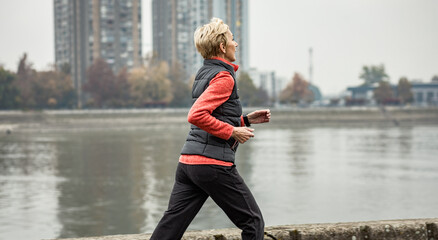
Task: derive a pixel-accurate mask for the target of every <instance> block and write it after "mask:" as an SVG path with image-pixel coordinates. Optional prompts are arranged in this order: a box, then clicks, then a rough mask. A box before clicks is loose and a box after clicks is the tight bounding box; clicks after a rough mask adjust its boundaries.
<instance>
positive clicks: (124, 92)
mask: <svg viewBox="0 0 438 240" xmlns="http://www.w3.org/2000/svg"><path fill="white" fill-rule="evenodd" d="M128 78H129V73H128V70H127V69H126V67H125V68H122V69H121V70H120V71H119V73H118V74H117V76H116V81H115V91H114V95H113V96H112V98H111V105H112V106H114V107H128V106H130V105H132V103H131V85H130V84H129V81H128Z"/></svg>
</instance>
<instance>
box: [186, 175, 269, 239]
mask: <svg viewBox="0 0 438 240" xmlns="http://www.w3.org/2000/svg"><path fill="white" fill-rule="evenodd" d="M209 169H210V170H209ZM213 170H214V172H215V173H213V172H212V171H213ZM188 171H189V172H190V171H192V172H194V171H197V172H199V174H203V175H206V174H209V175H217V180H215V181H208V182H206V181H197V180H196V179H194V180H193V181H194V182H195V183H196V184H197V185H198V186H199V187H201V188H202V189H203V190H204V191H205V192H206V193H207V194H208V195H209V196H210V197H211V198H212V199H213V200H214V201H215V202H216V204H217V205H218V206H219V207H220V208H222V210H223V211H224V212H225V214H227V216H228V217H229V218H230V220H231V221H232V222H233V223H234V224H235V225H236V226H237V227H238V228H240V229H242V240H263V235H264V221H263V216H262V213H261V211H260V209H259V207H258V205H257V203H256V201H255V199H254V197H253V195H252V193H251V191H250V190H249V188H248V187H247V186H246V184H245V182H244V181H243V179H242V177H241V176H240V175H239V173H238V172H237V169H236V168H235V166H233V167H222V166H198V167H196V166H192V167H190V168H189V169H188ZM190 175H191V176H193V175H195V174H190Z"/></svg>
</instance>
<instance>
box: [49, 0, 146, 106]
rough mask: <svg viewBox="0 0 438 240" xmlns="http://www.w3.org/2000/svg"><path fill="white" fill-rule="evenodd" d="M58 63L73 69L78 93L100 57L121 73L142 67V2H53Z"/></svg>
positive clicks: (83, 0) (80, 0)
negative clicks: (123, 70)
mask: <svg viewBox="0 0 438 240" xmlns="http://www.w3.org/2000/svg"><path fill="white" fill-rule="evenodd" d="M54 15H55V16H54V21H55V62H56V65H57V66H62V65H64V64H68V65H69V66H70V70H71V74H72V78H73V82H74V85H75V88H76V90H77V94H78V99H79V103H78V107H81V105H82V104H81V101H82V100H83V95H82V85H83V84H84V83H85V82H86V70H87V68H88V67H89V66H90V65H91V64H92V63H93V61H94V60H95V59H97V58H102V59H104V60H105V61H106V62H107V63H108V64H109V65H110V66H111V68H112V69H113V71H114V72H118V71H119V70H120V69H121V68H123V67H127V68H132V67H135V66H139V65H140V64H141V55H142V51H141V0H54Z"/></svg>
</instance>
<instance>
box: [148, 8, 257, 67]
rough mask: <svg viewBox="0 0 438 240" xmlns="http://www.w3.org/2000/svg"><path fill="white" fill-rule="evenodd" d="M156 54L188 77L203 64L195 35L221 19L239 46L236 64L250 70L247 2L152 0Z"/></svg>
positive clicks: (154, 48)
mask: <svg viewBox="0 0 438 240" xmlns="http://www.w3.org/2000/svg"><path fill="white" fill-rule="evenodd" d="M152 16H153V26H152V31H153V34H152V35H153V51H154V52H155V54H157V57H158V58H159V59H161V60H164V61H166V62H167V63H168V64H169V65H170V66H171V67H172V66H176V65H180V66H181V67H182V68H183V70H184V71H185V72H186V74H187V75H192V74H195V73H196V71H197V70H198V69H199V67H200V66H201V65H202V62H203V59H202V56H201V55H200V54H199V53H198V52H197V51H196V47H195V45H194V42H193V41H194V39H193V34H194V32H195V30H196V28H198V27H200V26H202V25H204V24H206V23H208V22H209V21H210V19H211V18H213V17H218V18H221V19H222V20H224V22H225V23H226V24H228V25H229V26H230V30H231V31H232V32H233V34H234V39H235V40H236V41H237V42H238V43H239V47H238V48H237V52H236V59H237V61H236V63H237V64H239V65H240V68H241V69H243V70H248V68H249V64H248V59H249V56H248V0H153V1H152Z"/></svg>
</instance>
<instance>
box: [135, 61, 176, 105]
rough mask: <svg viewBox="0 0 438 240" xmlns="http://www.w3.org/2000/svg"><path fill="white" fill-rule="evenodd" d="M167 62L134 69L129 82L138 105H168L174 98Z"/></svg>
mask: <svg viewBox="0 0 438 240" xmlns="http://www.w3.org/2000/svg"><path fill="white" fill-rule="evenodd" d="M168 71H169V68H168V66H167V63H165V62H159V63H154V64H151V65H148V66H143V67H140V68H135V69H132V70H131V72H130V74H129V76H128V82H129V84H130V86H131V95H132V98H133V104H134V105H135V106H137V107H144V106H154V105H167V104H169V102H170V101H171V100H172V92H171V89H170V86H171V81H170V80H169V79H168V78H167V76H168Z"/></svg>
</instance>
